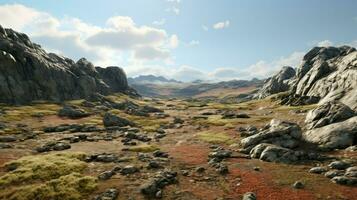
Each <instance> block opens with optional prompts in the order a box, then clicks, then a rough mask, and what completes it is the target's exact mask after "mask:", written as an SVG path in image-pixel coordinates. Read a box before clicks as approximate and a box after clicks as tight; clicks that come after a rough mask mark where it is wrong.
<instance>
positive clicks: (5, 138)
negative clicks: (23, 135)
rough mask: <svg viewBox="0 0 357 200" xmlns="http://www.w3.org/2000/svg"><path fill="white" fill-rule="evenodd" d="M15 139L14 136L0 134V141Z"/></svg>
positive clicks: (13, 140)
mask: <svg viewBox="0 0 357 200" xmlns="http://www.w3.org/2000/svg"><path fill="white" fill-rule="evenodd" d="M16 140H17V138H16V137H14V136H0V142H15V141H16Z"/></svg>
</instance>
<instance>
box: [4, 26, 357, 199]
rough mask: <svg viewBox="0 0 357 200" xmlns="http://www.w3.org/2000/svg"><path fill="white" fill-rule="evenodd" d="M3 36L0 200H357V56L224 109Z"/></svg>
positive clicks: (326, 60)
mask: <svg viewBox="0 0 357 200" xmlns="http://www.w3.org/2000/svg"><path fill="white" fill-rule="evenodd" d="M0 33H1V40H0V47H1V48H0V49H1V51H2V54H1V57H0V58H1V59H0V78H1V80H2V81H1V82H0V86H1V87H0V94H1V95H0V99H1V102H2V103H3V104H1V106H0V199H4V200H33V199H38V200H60V199H61V200H74V199H95V200H115V199H123V200H124V199H125V200H127V199H180V200H181V199H183V200H195V199H197V200H198V199H208V200H211V199H212V200H228V199H243V200H255V199H269V200H282V199H284V200H285V199H289V200H298V199H304V200H310V199H311V200H315V199H316V200H320V199H333V200H335V199H336V200H339V199H341V200H346V199H349V200H353V199H357V197H356V193H357V187H356V186H357V112H356V101H354V100H356V96H357V95H356V92H355V91H356V67H357V62H356V60H357V53H356V50H355V49H353V48H350V47H340V48H335V47H329V48H314V49H313V50H311V51H310V52H309V53H307V54H306V56H305V57H304V61H303V63H302V65H301V66H300V67H299V68H298V70H297V72H296V71H295V70H294V69H293V68H291V67H284V68H283V69H282V70H281V71H280V72H279V73H278V74H277V75H275V76H273V77H271V78H269V79H267V80H266V81H265V84H264V85H263V86H262V87H261V89H260V90H259V91H258V92H257V93H254V92H249V95H250V96H249V98H247V99H246V100H245V101H244V102H238V101H225V102H222V101H211V100H208V99H206V98H201V97H197V98H190V99H185V98H162V99H161V98H148V97H145V98H142V97H139V96H138V95H136V92H135V91H134V90H132V89H131V88H130V87H128V84H127V80H126V78H125V73H124V72H123V70H121V69H120V68H117V67H108V68H99V67H94V66H93V65H92V64H91V63H90V62H88V61H87V60H85V59H81V60H79V61H78V62H76V63H75V62H73V61H71V60H69V59H67V58H62V57H59V56H57V55H55V54H48V53H46V52H44V51H43V50H42V49H41V48H40V47H39V46H38V45H36V44H33V43H31V42H30V40H29V39H28V38H27V36H26V35H24V34H21V33H17V32H15V31H12V30H9V29H6V30H4V29H0ZM41 80H45V82H41ZM60 80H61V81H60ZM253 81H254V80H253ZM255 81H256V80H255ZM221 84H222V85H226V86H227V87H229V86H230V84H231V82H228V83H227V82H226V83H221ZM240 84H241V86H242V85H244V84H248V86H247V85H245V86H247V87H249V86H250V85H249V84H251V83H250V82H249V81H248V82H247V81H241V82H240ZM222 85H221V86H219V87H217V88H221V87H222ZM241 86H239V87H237V88H235V89H236V90H240V88H241ZM196 87H197V89H200V88H209V87H214V86H212V85H208V86H204V85H197V86H195V87H194V89H193V90H195V88H196ZM242 87H243V86H242ZM256 88H257V87H256V86H255V87H254V89H252V88H250V89H249V91H254V90H255V89H256ZM232 89H233V88H232ZM203 90H204V89H203ZM247 91H248V89H247ZM233 98H235V97H233ZM250 98H255V99H250ZM14 103H16V104H18V105H14Z"/></svg>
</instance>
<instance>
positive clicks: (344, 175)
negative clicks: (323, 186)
mask: <svg viewBox="0 0 357 200" xmlns="http://www.w3.org/2000/svg"><path fill="white" fill-rule="evenodd" d="M309 172H310V173H315V174H323V175H324V176H325V177H327V178H330V179H331V181H332V182H334V183H337V184H341V185H349V186H353V185H357V166H352V164H351V163H350V162H346V161H333V162H331V163H330V164H329V165H328V166H323V167H313V168H311V169H310V170H309Z"/></svg>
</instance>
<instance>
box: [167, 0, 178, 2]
mask: <svg viewBox="0 0 357 200" xmlns="http://www.w3.org/2000/svg"><path fill="white" fill-rule="evenodd" d="M167 1H168V2H173V3H181V0H167Z"/></svg>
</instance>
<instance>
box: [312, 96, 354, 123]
mask: <svg viewBox="0 0 357 200" xmlns="http://www.w3.org/2000/svg"><path fill="white" fill-rule="evenodd" d="M354 115H355V112H354V111H353V110H351V108H349V107H348V106H346V105H344V104H343V103H340V102H336V101H331V102H327V103H325V104H322V105H320V106H318V107H317V108H315V109H313V110H310V111H309V112H308V113H307V115H306V119H305V123H306V127H307V129H313V128H319V127H322V126H326V125H329V124H332V123H336V122H341V121H344V120H346V119H348V118H351V117H353V116H354Z"/></svg>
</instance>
